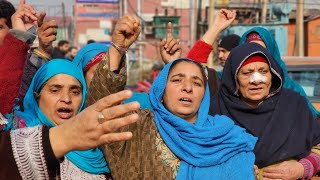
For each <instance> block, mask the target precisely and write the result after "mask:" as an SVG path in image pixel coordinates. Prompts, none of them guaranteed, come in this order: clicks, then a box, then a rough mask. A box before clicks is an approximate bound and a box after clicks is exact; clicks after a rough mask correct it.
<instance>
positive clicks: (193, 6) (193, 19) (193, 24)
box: [189, 0, 198, 48]
mask: <svg viewBox="0 0 320 180" xmlns="http://www.w3.org/2000/svg"><path fill="white" fill-rule="evenodd" d="M189 6H190V9H189V11H190V15H189V23H190V31H189V32H190V41H189V42H190V44H189V45H190V48H191V47H192V46H193V45H194V43H195V42H196V37H197V20H198V19H197V0H190V1H189Z"/></svg>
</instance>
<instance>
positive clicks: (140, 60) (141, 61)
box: [137, 0, 143, 80]
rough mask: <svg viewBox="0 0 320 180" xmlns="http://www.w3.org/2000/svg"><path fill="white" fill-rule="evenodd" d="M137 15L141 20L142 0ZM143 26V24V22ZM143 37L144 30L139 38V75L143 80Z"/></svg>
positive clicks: (139, 1)
mask: <svg viewBox="0 0 320 180" xmlns="http://www.w3.org/2000/svg"><path fill="white" fill-rule="evenodd" d="M137 14H138V17H139V18H140V17H141V0H138V1H137ZM141 24H143V22H141ZM142 36H143V29H142V30H141V32H140V35H139V37H138V42H139V44H138V46H139V70H140V73H139V79H140V80H142V73H143V67H142V64H143V59H142V58H143V54H142V53H143V51H142V46H143V45H142V44H141V42H142Z"/></svg>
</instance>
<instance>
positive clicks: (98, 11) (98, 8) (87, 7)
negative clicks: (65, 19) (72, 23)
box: [75, 3, 119, 21]
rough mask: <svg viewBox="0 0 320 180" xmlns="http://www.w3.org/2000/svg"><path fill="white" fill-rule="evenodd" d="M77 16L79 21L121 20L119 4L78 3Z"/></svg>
mask: <svg viewBox="0 0 320 180" xmlns="http://www.w3.org/2000/svg"><path fill="white" fill-rule="evenodd" d="M75 15H76V20H77V21H82V20H88V19H94V20H101V19H115V18H119V4H107V3H105V4H89V3H77V4H76V8H75Z"/></svg>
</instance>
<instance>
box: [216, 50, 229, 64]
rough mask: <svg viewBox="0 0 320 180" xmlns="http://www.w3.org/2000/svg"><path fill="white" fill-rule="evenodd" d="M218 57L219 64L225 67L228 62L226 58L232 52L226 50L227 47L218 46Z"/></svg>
mask: <svg viewBox="0 0 320 180" xmlns="http://www.w3.org/2000/svg"><path fill="white" fill-rule="evenodd" d="M218 52H219V54H218V57H219V64H220V65H221V66H222V67H224V65H225V64H226V60H227V58H228V56H229V54H230V51H228V50H226V49H225V48H222V47H218Z"/></svg>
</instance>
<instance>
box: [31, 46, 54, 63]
mask: <svg viewBox="0 0 320 180" xmlns="http://www.w3.org/2000/svg"><path fill="white" fill-rule="evenodd" d="M33 54H35V55H37V56H39V57H41V58H44V59H46V60H50V59H51V56H50V54H48V53H46V52H45V51H43V50H41V49H39V48H37V49H35V50H33Z"/></svg>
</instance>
